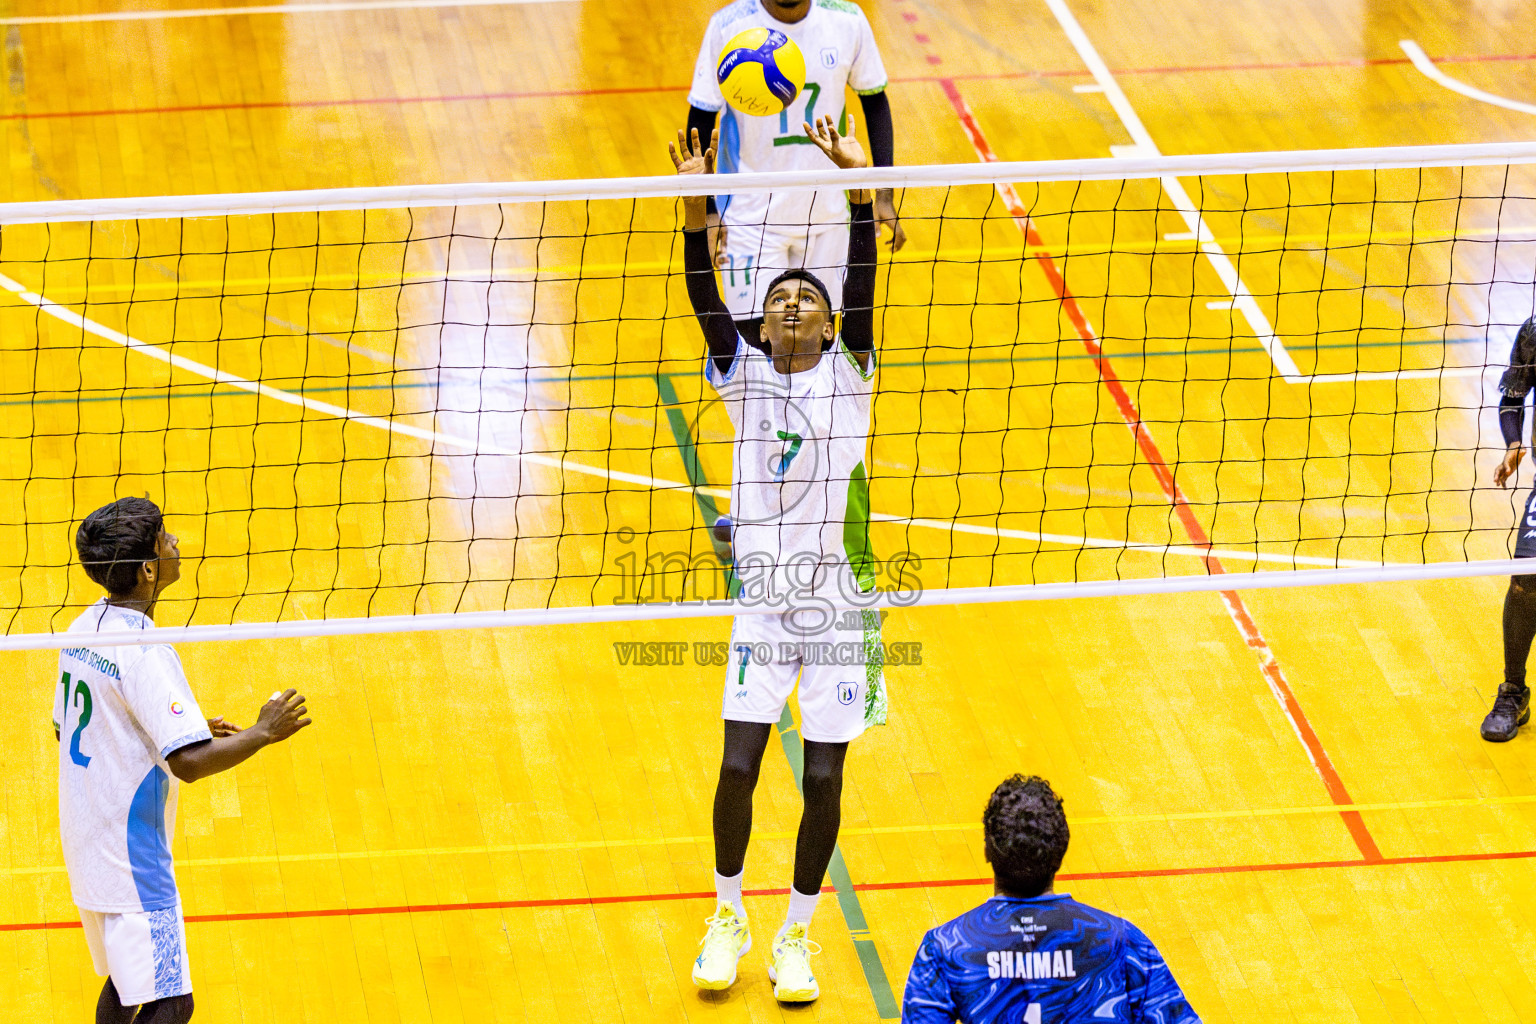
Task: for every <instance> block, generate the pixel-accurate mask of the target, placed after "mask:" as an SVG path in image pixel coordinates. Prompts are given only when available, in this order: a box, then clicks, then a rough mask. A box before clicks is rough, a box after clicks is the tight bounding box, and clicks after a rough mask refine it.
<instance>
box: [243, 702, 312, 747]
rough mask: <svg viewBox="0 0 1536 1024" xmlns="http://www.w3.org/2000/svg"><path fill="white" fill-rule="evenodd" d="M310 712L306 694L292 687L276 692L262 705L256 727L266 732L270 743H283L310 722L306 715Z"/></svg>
mask: <svg viewBox="0 0 1536 1024" xmlns="http://www.w3.org/2000/svg"><path fill="white" fill-rule="evenodd" d="M308 713H309V709H308V708H306V707H305V706H304V695H303V694H301V693H300V692H299V691H298V690H294V689H291V688H290V689H287V690H284V691H283V692H282V693H274V694H273V695H272V699H271V700H269V701H267V702H266V703H265V704H263V705H262V706H261V713H260V714H259V715H257V716H256V725H255V726H254V728H257V729H260V730H262V732H264V733H265V734H266V738H267V742H268V743H281V742H282V741H283V740H285V739H287V738H288V737H290V736H292V735H293V734H294V733H296V732H298V731H299V730H300V729H302V728H304V727H305V726H306V725H308V724H309V723H310V719H308V718H306V717H304V716H305V715H307V714H308Z"/></svg>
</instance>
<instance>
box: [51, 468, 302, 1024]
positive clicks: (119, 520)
mask: <svg viewBox="0 0 1536 1024" xmlns="http://www.w3.org/2000/svg"><path fill="white" fill-rule="evenodd" d="M75 546H76V548H77V549H78V551H79V555H80V562H81V564H82V566H84V568H85V572H86V575H88V576H90V578H91V579H92V580H94V581H95V582H96V583H97V584H99V585H100V586H101V587H102V589H104V590H105V591H106V592H107V594H106V596H105V597H103V598H101V599H100V600H98V601H97V602H96V603H95V604H93V605H91V606H90V607H89V608H87V609H86V610H85V611H84V612H82V613H81V614H80V616H79V617H78V618H77V619H75V621H74V623H73V624H72V625H71V626H70V627H69V632H70V634H71V635H72V636H74V637H75V638H76V640H77V642H76V644H75V645H74V646H72V647H69V648H67V649H65V650H63V651H61V652H60V654H59V681H58V684H57V685H56V686H55V687H54V701H53V731H54V735H55V736H57V737H58V739H59V831H60V834H61V836H62V839H63V847H64V867H65V869H66V870H67V871H68V872H69V885H70V891H71V893H72V894H73V896H74V901H75V904H76V906H78V907H79V908H80V921H81V924H82V925H83V926H84V928H85V942H86V945H87V946H88V947H89V948H90V951H91V962H92V964H94V966H95V968H96V973H97V974H98V975H103V976H105V977H106V979H107V981H106V984H105V985H103V986H102V989H101V996H100V998H99V999H98V1000H97V1003H96V1024H128V1022H129V1021H135V1022H137V1024H182V1022H184V1021H187V1020H189V1019H191V1017H192V979H191V975H190V974H189V972H188V969H187V939H186V927H185V925H184V923H183V921H182V911H181V897H180V894H179V893H178V892H177V890H176V876H175V874H174V871H173V869H172V866H171V836H172V835H173V834H174V832H175V823H176V788H177V780H180V781H182V782H194V781H196V780H198V779H204V778H207V777H208V776H210V775H215V774H217V773H219V772H222V771H227V770H229V769H230V768H233V767H235V765H237V764H239V763H240V762H242V761H244V760H245V759H246V758H248V757H250V756H251V755H252V754H254V753H256V751H258V750H260V749H261V748H262V747H265V746H267V745H268V744H271V743H277V742H279V741H281V740H285V739H287V738H288V737H290V736H292V735H293V734H294V733H296V732H298V731H299V730H300V729H302V728H304V727H305V726H306V725H308V724H309V723H310V720H309V719H308V718H306V717H305V715H306V714H307V710H306V708H305V706H304V698H303V697H302V696H301V695H299V694H298V693H297V692H296V691H294V690H288V691H286V692H285V693H281V694H273V695H272V699H271V700H269V701H267V703H266V704H265V705H263V706H262V708H261V711H260V713H259V714H258V716H257V720H256V724H255V725H253V726H251V727H250V728H249V729H241V728H239V727H238V726H234V725H231V724H230V723H228V722H226V721H224V719H223V718H222V717H220V718H213V719H204V718H203V713H202V712H201V711H200V710H199V709H198V706H197V700H196V698H194V697H193V696H192V690H191V688H190V687H189V686H188V685H187V677H186V675H185V674H183V672H182V670H181V660H180V659H179V658H178V657H177V656H176V651H175V650H174V649H173V648H171V647H170V646H168V645H165V644H155V645H148V644H146V645H142V646H132V645H128V646H114V647H105V646H103V647H93V646H92V645H91V637H92V635H93V634H96V633H112V632H123V631H132V630H141V629H149V628H150V627H152V626H153V625H154V622H153V621H152V620H151V618H150V616H151V615H153V614H154V611H155V602H156V601H157V600H158V599H159V597H160V594H161V592H162V591H164V590H165V588H166V587H168V586H170V585H171V584H172V583H175V582H176V581H177V580H178V579H180V578H181V550H180V549H179V548H178V547H177V542H176V538H175V537H174V536H173V535H171V534H169V533H167V532H166V531H165V526H164V517H163V516H162V515H161V513H160V509H159V508H157V507H156V506H155V504H154V502H152V501H150V500H149V499H147V498H122V499H119V500H118V501H114V502H112V503H111V504H110V505H105V506H103V507H101V508H99V509H97V510H96V511H94V512H92V513H91V514H90V515H88V516H86V517H85V521H84V522H82V523H81V524H80V529H79V530H78V531H77V533H76V536H75Z"/></svg>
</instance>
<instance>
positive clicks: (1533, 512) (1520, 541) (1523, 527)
mask: <svg viewBox="0 0 1536 1024" xmlns="http://www.w3.org/2000/svg"><path fill="white" fill-rule="evenodd" d="M1515 525H1516V532H1515V557H1516V558H1536V487H1533V488H1531V496H1530V497H1529V498H1526V499H1525V515H1524V516H1522V517H1521V519H1520V522H1518V523H1516V524H1515Z"/></svg>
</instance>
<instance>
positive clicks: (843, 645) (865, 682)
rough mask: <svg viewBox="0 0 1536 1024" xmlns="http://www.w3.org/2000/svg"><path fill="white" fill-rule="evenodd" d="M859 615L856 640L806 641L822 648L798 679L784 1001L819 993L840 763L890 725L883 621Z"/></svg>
mask: <svg viewBox="0 0 1536 1024" xmlns="http://www.w3.org/2000/svg"><path fill="white" fill-rule="evenodd" d="M854 614H855V618H856V623H857V624H856V626H855V629H854V634H855V635H856V636H857V639H847V635H848V634H847V631H844V630H842V629H836V630H829V631H828V632H826V633H825V634H822V636H825V637H828V638H831V639H827V640H826V641H825V642H820V639H819V638H808V639H811V640H812V642H816V643H817V644H818V647H819V649H818V650H816V652H815V654H814V655H812V656H809V657H807V659H806V662H807V663H806V665H805V668H804V670H803V671H802V673H801V676H800V733H801V735H802V736H804V737H805V758H804V762H805V767H804V772H803V774H802V776H801V780H800V785H801V791H802V793H803V794H804V798H805V809H804V811H803V812H802V813H801V816H800V832H799V834H798V836H797V837H796V840H795V873H794V884H793V886H792V887H791V889H790V893H789V912H788V914H786V915H785V920H784V926H783V927H782V928H780V929H779V934H778V935H777V936H776V937H775V938H774V942H773V957H772V966H771V967H770V968H769V971H768V974H769V977H770V978H771V979H772V980H773V981H774V991H773V994H774V997H775V998H777V999H780V1000H782V1001H784V1002H804V1001H806V1000H810V999H815V998H816V997H817V996H818V995H819V994H820V991H821V990H820V986H818V984H817V982H816V976H815V973H814V972H813V971H812V970H811V954H813V953H817V952H820V950H819V948H818V947H817V946H816V944H815V943H814V942H812V941H811V939H810V926H811V918H812V916H813V915H814V914H815V911H816V904H817V901H818V900H819V898H820V895H821V886H822V882H823V881H824V880H825V879H826V874H827V865H828V864H830V863H831V862H832V854H833V853H834V852H835V851H836V849H837V833H838V829H839V828H840V827H841V825H842V815H843V763H844V760H845V759H846V758H847V755H848V744H849V743H850V742H851V741H852V740H854V739H857V738H858V737H859V736H860V735H861V734H862V733H863V732H864V730H865V729H866V728H867V727H868V726H870V725H876V724H881V723H883V722H884V721H885V677H884V672H883V664H884V657H883V654H884V649H883V648H882V647H881V646H880V615H879V613H878V612H873V611H861V612H856V613H854Z"/></svg>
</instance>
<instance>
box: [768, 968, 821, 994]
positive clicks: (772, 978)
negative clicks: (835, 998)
mask: <svg viewBox="0 0 1536 1024" xmlns="http://www.w3.org/2000/svg"><path fill="white" fill-rule="evenodd" d="M768 980H769V981H771V982H773V998H774V999H777V1000H778V1001H779V1002H781V1003H810V1002H814V1001H815V1000H816V998H817V997H818V996H820V995H821V986H820V985H815V982H812V984H813V985H815V987H814V988H808V989H800V990H799V991H783V992H781V991H780V990H779V979H778V973H777V972H776V971H775V970H774V969H773V968H772V967H770V968H768Z"/></svg>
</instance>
